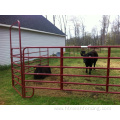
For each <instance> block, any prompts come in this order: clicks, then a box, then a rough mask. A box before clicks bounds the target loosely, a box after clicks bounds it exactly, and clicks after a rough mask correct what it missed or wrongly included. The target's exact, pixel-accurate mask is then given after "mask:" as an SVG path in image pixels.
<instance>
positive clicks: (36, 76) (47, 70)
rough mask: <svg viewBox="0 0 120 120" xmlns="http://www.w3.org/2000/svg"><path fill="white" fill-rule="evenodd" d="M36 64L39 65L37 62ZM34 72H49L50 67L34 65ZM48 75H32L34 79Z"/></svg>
mask: <svg viewBox="0 0 120 120" xmlns="http://www.w3.org/2000/svg"><path fill="white" fill-rule="evenodd" d="M38 66H41V65H40V64H38ZM34 69H35V70H34V73H51V69H50V67H34ZM47 76H48V75H34V79H44V78H45V77H47Z"/></svg>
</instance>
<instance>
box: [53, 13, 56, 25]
mask: <svg viewBox="0 0 120 120" xmlns="http://www.w3.org/2000/svg"><path fill="white" fill-rule="evenodd" d="M55 21H56V15H53V24H54V25H55Z"/></svg>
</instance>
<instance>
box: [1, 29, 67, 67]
mask: <svg viewBox="0 0 120 120" xmlns="http://www.w3.org/2000/svg"><path fill="white" fill-rule="evenodd" d="M11 35H12V42H13V47H19V34H18V30H17V29H12V34H11ZM21 40H22V47H31V46H32V47H34V46H65V37H62V36H55V35H48V34H43V33H39V32H31V31H26V30H21ZM59 51H60V50H59V49H52V50H50V51H49V55H51V54H53V53H56V52H59ZM17 53H18V51H16V54H17ZM10 63H11V61H10V33H9V28H5V27H0V65H9V64H10Z"/></svg>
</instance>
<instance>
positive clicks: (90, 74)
mask: <svg viewBox="0 0 120 120" xmlns="http://www.w3.org/2000/svg"><path fill="white" fill-rule="evenodd" d="M90 67H92V64H91V65H90ZM91 71H92V68H90V69H89V75H91Z"/></svg>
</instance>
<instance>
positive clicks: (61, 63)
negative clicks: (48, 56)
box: [60, 48, 63, 90]
mask: <svg viewBox="0 0 120 120" xmlns="http://www.w3.org/2000/svg"><path fill="white" fill-rule="evenodd" d="M60 89H61V90H63V48H61V49H60Z"/></svg>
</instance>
